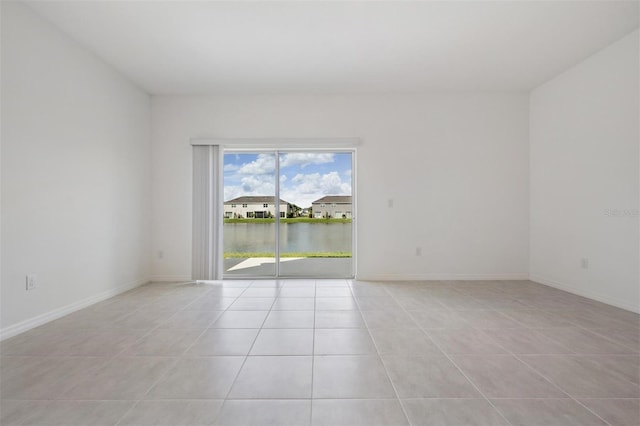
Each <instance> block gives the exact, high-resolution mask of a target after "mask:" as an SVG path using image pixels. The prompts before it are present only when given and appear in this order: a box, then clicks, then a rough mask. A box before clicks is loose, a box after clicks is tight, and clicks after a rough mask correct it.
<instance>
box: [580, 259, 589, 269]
mask: <svg viewBox="0 0 640 426" xmlns="http://www.w3.org/2000/svg"><path fill="white" fill-rule="evenodd" d="M580 266H581V267H582V269H589V259H587V258H586V257H583V258H582V259H580Z"/></svg>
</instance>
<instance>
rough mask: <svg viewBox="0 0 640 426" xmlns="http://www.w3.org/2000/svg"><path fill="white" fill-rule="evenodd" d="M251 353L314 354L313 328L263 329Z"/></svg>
mask: <svg viewBox="0 0 640 426" xmlns="http://www.w3.org/2000/svg"><path fill="white" fill-rule="evenodd" d="M249 355H313V330H304V329H262V330H261V331H260V333H259V334H258V338H257V339H256V341H255V343H254V344H253V348H251V352H250V353H249Z"/></svg>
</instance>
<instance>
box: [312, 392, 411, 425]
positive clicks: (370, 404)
mask: <svg viewBox="0 0 640 426" xmlns="http://www.w3.org/2000/svg"><path fill="white" fill-rule="evenodd" d="M311 424H312V425H314V426H388V425H408V424H409V423H408V421H407V418H406V417H405V415H404V413H403V412H402V406H401V405H400V402H399V401H398V400H397V399H314V400H313V417H312V421H311Z"/></svg>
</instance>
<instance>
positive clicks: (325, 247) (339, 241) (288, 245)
mask: <svg viewBox="0 0 640 426" xmlns="http://www.w3.org/2000/svg"><path fill="white" fill-rule="evenodd" d="M351 227H352V224H351V223H281V224H280V252H281V253H291V252H336V251H342V252H351V232H352V231H351ZM275 232H276V224H275V223H225V224H224V251H225V252H239V253H247V252H274V251H275Z"/></svg>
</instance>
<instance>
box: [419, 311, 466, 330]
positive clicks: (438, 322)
mask: <svg viewBox="0 0 640 426" xmlns="http://www.w3.org/2000/svg"><path fill="white" fill-rule="evenodd" d="M408 313H409V315H410V316H411V318H413V320H414V321H415V322H416V323H417V324H418V325H419V326H420V327H421V328H423V329H425V330H440V329H461V328H471V324H469V322H467V320H465V319H464V318H463V317H462V315H461V314H460V312H458V311H452V310H450V309H428V310H426V311H413V310H412V311H408Z"/></svg>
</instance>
